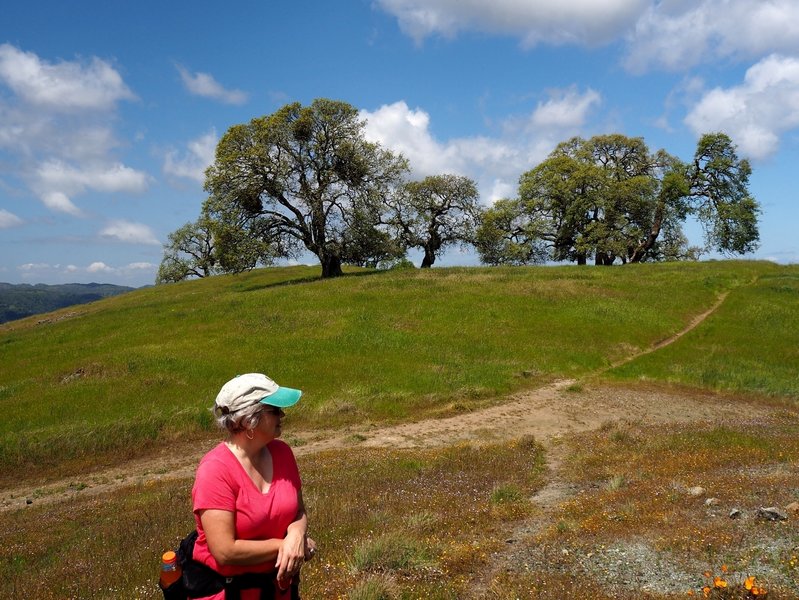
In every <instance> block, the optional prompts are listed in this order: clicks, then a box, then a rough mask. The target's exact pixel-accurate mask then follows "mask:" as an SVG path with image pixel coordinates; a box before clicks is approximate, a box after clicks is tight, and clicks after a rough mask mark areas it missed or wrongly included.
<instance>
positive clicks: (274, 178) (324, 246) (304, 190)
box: [205, 99, 408, 277]
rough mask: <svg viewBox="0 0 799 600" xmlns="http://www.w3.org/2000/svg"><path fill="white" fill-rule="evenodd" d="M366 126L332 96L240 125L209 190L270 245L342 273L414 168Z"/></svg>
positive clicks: (225, 143) (219, 152) (221, 147)
mask: <svg viewBox="0 0 799 600" xmlns="http://www.w3.org/2000/svg"><path fill="white" fill-rule="evenodd" d="M363 127H364V122H363V121H362V120H360V119H359V117H358V111H357V110H356V109H355V108H354V107H352V106H351V105H349V104H347V103H345V102H339V101H334V100H327V99H317V100H315V101H314V102H312V103H311V104H310V105H309V106H305V107H304V106H302V105H301V104H299V103H293V104H288V105H286V106H284V107H283V108H281V109H279V110H278V111H276V112H275V113H273V114H271V115H267V116H264V117H259V118H255V119H253V120H251V121H250V122H249V123H245V124H240V125H235V126H233V127H231V128H230V129H229V130H228V131H227V133H225V135H224V136H223V137H222V139H221V140H220V142H219V144H218V146H217V149H216V160H215V162H214V164H213V165H212V166H211V167H209V169H208V171H207V172H206V181H205V187H206V190H207V191H208V192H209V193H210V194H211V196H212V197H213V198H214V199H215V202H217V203H222V204H223V205H224V204H226V203H227V204H232V205H235V206H236V207H240V208H241V209H242V210H243V211H244V212H245V213H246V214H247V215H248V216H249V218H250V219H253V220H257V222H258V227H257V229H258V230H259V231H262V232H263V234H264V236H265V237H267V238H268V241H269V242H270V243H276V244H277V245H278V247H281V248H285V249H289V248H291V247H292V246H296V245H297V244H299V245H301V246H303V247H304V248H306V249H307V250H308V251H310V252H312V253H313V254H315V255H316V256H317V257H318V258H319V262H320V263H321V265H322V276H323V277H333V276H337V275H340V274H341V272H342V271H341V264H342V262H343V261H345V260H346V259H347V257H349V256H360V254H362V253H360V252H359V250H360V249H358V248H355V247H354V245H356V244H358V243H360V241H362V240H363V239H364V237H363V235H361V234H362V232H363V231H364V229H365V228H368V227H369V226H370V225H374V226H377V224H378V223H379V222H380V214H381V210H382V209H381V206H382V204H381V203H382V202H383V200H384V199H385V198H387V197H390V196H391V195H393V194H394V193H395V191H396V190H397V189H398V188H399V187H400V186H401V184H402V178H403V176H404V175H405V173H406V172H407V168H408V167H407V161H406V160H405V159H404V158H403V157H402V156H398V155H395V154H393V153H391V152H390V151H388V150H385V149H383V148H381V147H380V146H379V145H378V144H375V143H371V142H368V141H366V140H365V138H364V136H363ZM219 214H220V215H224V214H225V211H219ZM233 214H236V211H233ZM218 243H220V244H222V243H224V240H219V241H218Z"/></svg>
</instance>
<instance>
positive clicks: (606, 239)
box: [478, 133, 760, 265]
mask: <svg viewBox="0 0 799 600" xmlns="http://www.w3.org/2000/svg"><path fill="white" fill-rule="evenodd" d="M750 173H751V169H750V166H749V163H748V162H747V161H746V160H742V159H739V158H738V156H737V154H736V152H735V148H734V146H733V144H732V141H731V140H730V138H729V137H727V136H726V135H725V134H722V133H714V134H706V135H704V136H702V138H701V139H700V140H699V143H698V145H697V150H696V153H695V155H694V160H693V162H692V163H691V164H685V163H683V162H682V161H680V160H679V159H677V158H676V157H674V156H671V155H669V154H668V153H666V152H665V151H664V150H659V151H657V152H655V153H651V152H650V151H649V149H648V148H647V146H646V144H645V143H644V141H643V139H642V138H629V137H626V136H623V135H619V134H613V135H600V136H595V137H593V138H591V139H589V140H585V139H582V138H579V137H576V138H572V139H570V140H568V141H566V142H563V143H561V144H559V145H558V146H557V147H556V148H555V150H553V151H552V153H551V154H550V155H549V156H548V157H547V158H546V159H545V160H544V161H543V162H542V163H541V164H539V165H538V166H536V167H535V168H533V169H531V170H530V171H528V172H526V173H524V174H523V175H522V176H521V178H520V182H519V197H518V199H516V200H512V201H507V202H506V203H503V204H501V205H499V206H495V207H494V208H492V209H490V210H489V211H488V212H487V214H486V217H485V219H484V221H483V225H482V227H481V231H480V232H479V233H478V239H479V243H478V251H479V252H480V254H481V256H482V257H484V260H487V262H489V264H500V263H509V264H518V263H519V262H536V261H541V260H543V259H545V258H549V259H552V260H556V261H562V260H569V261H576V262H577V263H578V264H585V262H586V261H587V259H588V258H589V257H593V258H594V261H595V262H596V264H602V265H610V264H613V263H614V262H615V261H616V260H620V261H621V262H641V261H643V260H663V259H669V260H670V259H679V258H687V257H693V256H696V253H697V250H696V249H694V248H688V247H687V240H686V238H685V236H684V234H683V232H682V223H684V222H685V220H686V218H687V217H688V216H689V215H694V216H695V217H696V218H697V219H698V220H699V221H700V223H702V226H703V227H704V231H705V247H706V248H707V249H714V250H718V251H720V252H727V253H739V254H743V253H746V252H749V251H751V250H753V249H754V248H756V247H757V244H758V240H759V233H758V228H757V217H758V214H759V212H760V209H759V206H758V204H757V202H756V201H755V200H754V198H752V197H751V195H750V194H749V191H748V182H749V175H750ZM500 222H503V223H507V224H508V226H507V227H506V228H505V229H504V232H503V230H502V229H501V228H497V223H500ZM492 227H493V228H494V230H493V231H492ZM511 232H513V236H512V237H511V236H509V235H508V234H509V233H511ZM542 246H543V247H545V248H546V249H547V252H541V250H542ZM524 247H528V248H529V251H528V252H525V251H523V248H524Z"/></svg>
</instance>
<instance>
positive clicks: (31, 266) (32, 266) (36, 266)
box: [17, 263, 51, 272]
mask: <svg viewBox="0 0 799 600" xmlns="http://www.w3.org/2000/svg"><path fill="white" fill-rule="evenodd" d="M49 268H51V267H50V265H48V264H47V263H25V264H24V265H20V266H18V267H17V269H19V270H20V271H23V272H27V271H40V270H42V269H49Z"/></svg>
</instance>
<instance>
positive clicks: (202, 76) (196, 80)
mask: <svg viewBox="0 0 799 600" xmlns="http://www.w3.org/2000/svg"><path fill="white" fill-rule="evenodd" d="M176 67H177V70H178V72H180V78H181V80H183V85H184V86H185V87H186V89H187V90H188V91H189V93H191V94H194V95H195V96H202V97H204V98H211V99H212V100H218V101H219V102H224V103H225V104H244V103H245V102H247V93H246V92H243V91H241V90H227V89H225V88H224V87H222V85H221V84H220V83H219V82H218V81H217V80H216V79H214V78H213V76H212V75H209V74H208V73H199V72H198V73H194V74H192V73H190V72H189V71H187V70H186V69H184V68H183V67H181V66H180V65H176Z"/></svg>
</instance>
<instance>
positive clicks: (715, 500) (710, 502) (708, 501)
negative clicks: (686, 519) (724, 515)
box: [705, 498, 721, 506]
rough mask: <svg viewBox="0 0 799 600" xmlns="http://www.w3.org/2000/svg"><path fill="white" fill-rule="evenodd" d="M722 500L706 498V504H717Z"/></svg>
mask: <svg viewBox="0 0 799 600" xmlns="http://www.w3.org/2000/svg"><path fill="white" fill-rule="evenodd" d="M720 502H721V500H719V499H718V498H708V499H707V500H705V506H716V505H717V504H719V503H720Z"/></svg>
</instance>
